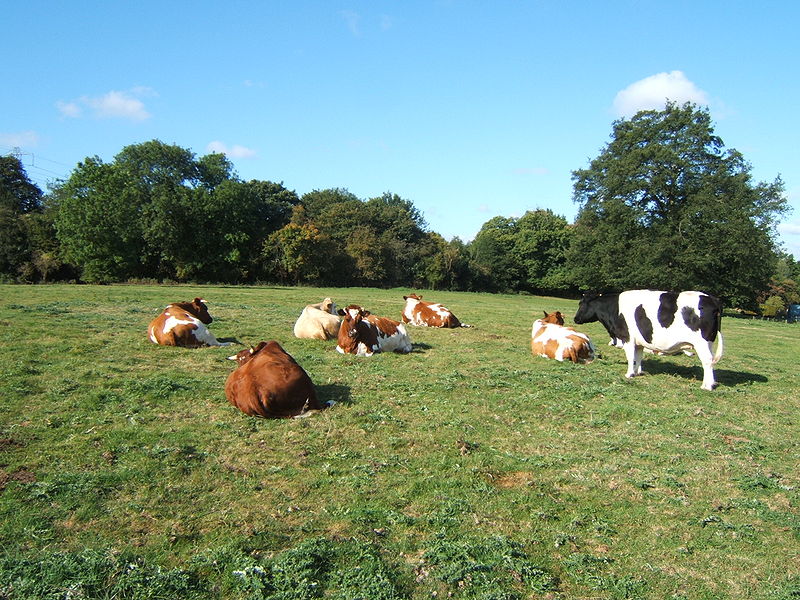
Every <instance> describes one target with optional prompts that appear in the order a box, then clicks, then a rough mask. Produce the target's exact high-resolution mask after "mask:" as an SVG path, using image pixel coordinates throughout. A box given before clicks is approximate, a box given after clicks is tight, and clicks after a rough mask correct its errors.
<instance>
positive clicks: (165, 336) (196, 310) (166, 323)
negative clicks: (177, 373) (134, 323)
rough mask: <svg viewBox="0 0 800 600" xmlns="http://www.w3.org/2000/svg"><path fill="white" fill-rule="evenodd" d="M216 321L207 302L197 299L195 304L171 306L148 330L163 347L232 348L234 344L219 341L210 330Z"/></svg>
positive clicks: (150, 335)
mask: <svg viewBox="0 0 800 600" xmlns="http://www.w3.org/2000/svg"><path fill="white" fill-rule="evenodd" d="M213 320H214V319H212V318H211V315H210V314H209V313H208V307H207V306H206V303H205V300H201V299H200V298H195V299H194V301H192V302H174V303H172V304H169V305H167V307H166V308H165V309H164V312H162V313H161V314H160V315H159V316H157V317H156V318H155V319H153V320H152V321H151V322H150V326H149V327H148V328H147V331H148V335H149V337H150V340H151V341H152V342H153V343H155V344H161V345H162V346H182V347H184V348H200V347H202V346H230V342H219V341H217V338H215V337H214V334H213V333H211V332H210V331H209V330H208V327H206V325H208V324H210V323H211V322H212V321H213Z"/></svg>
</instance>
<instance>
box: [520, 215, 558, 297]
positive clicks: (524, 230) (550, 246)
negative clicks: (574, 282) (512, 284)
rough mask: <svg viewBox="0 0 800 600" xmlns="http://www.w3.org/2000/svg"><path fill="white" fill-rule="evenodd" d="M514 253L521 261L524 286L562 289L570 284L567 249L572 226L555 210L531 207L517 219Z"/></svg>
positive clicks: (531, 288)
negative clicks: (566, 262)
mask: <svg viewBox="0 0 800 600" xmlns="http://www.w3.org/2000/svg"><path fill="white" fill-rule="evenodd" d="M516 227H517V234H516V240H515V242H514V248H513V251H512V252H513V256H514V259H515V260H516V262H517V264H518V265H519V271H520V274H521V277H522V280H521V281H520V282H519V286H520V288H521V289H524V290H526V291H529V292H540V291H550V292H553V291H559V290H563V289H565V288H566V287H568V277H567V273H566V264H565V261H566V253H567V248H568V247H569V242H570V233H571V229H570V227H569V224H568V223H567V220H566V219H565V218H564V217H561V216H559V215H556V214H555V213H553V211H552V210H549V209H547V210H543V209H539V210H534V211H530V210H529V211H527V212H526V213H525V214H524V215H522V217H520V218H519V219H518V220H517V222H516Z"/></svg>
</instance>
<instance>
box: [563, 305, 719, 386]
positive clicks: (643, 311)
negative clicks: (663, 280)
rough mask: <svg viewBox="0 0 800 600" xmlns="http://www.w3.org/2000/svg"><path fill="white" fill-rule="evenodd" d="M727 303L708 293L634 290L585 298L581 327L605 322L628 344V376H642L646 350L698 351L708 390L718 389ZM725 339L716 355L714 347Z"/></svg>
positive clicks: (580, 311)
mask: <svg viewBox="0 0 800 600" xmlns="http://www.w3.org/2000/svg"><path fill="white" fill-rule="evenodd" d="M721 318H722V305H721V304H720V301H719V300H718V299H717V298H715V297H714V296H709V295H708V294H705V293H703V292H695V291H690V292H680V293H678V292H664V291H653V290H630V291H627V292H621V293H619V294H585V295H584V296H583V298H582V299H581V302H580V305H579V306H578V311H577V312H576V313H575V323H577V324H579V325H580V324H582V323H591V322H593V321H600V323H602V324H603V326H604V327H605V328H606V330H607V331H608V333H609V335H611V337H612V338H616V339H618V340H620V341H621V342H622V347H623V349H624V350H625V356H626V357H627V359H628V372H627V373H626V374H625V377H635V376H637V375H641V374H642V354H643V351H644V349H645V348H646V349H649V350H653V351H654V352H660V353H664V354H675V353H677V352H680V351H685V350H688V349H689V348H694V351H695V352H696V353H697V356H698V358H700V362H701V363H702V364H703V384H702V386H701V387H702V388H703V389H704V390H713V389H714V388H715V387H716V385H717V383H716V381H714V370H713V365H715V364H716V363H717V362H718V361H719V359H720V358H722V349H723V341H722V332H721V331H720V325H721ZM717 337H719V341H718V342H717V350H716V353H712V344H713V342H714V340H716V339H717Z"/></svg>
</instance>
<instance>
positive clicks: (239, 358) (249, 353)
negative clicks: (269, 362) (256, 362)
mask: <svg viewBox="0 0 800 600" xmlns="http://www.w3.org/2000/svg"><path fill="white" fill-rule="evenodd" d="M266 345H267V342H259V343H258V346H256V347H255V348H254V347H253V346H250V347H249V348H245V349H244V350H240V351H239V352H237V353H236V354H234V355H233V356H229V357H228V360H235V361H236V362H237V363H239V365H240V366H241V365H243V364H244V363H246V362H247V361H249V360H250V359H251V358H253V357H254V356H255V355H256V354H258V352H259V351H260V350H261V349H262V348H263V347H264V346H266Z"/></svg>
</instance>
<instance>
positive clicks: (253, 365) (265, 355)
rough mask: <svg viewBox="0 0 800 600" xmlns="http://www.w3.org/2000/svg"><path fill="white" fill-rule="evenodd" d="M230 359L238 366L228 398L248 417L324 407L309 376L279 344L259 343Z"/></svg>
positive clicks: (227, 387)
mask: <svg viewBox="0 0 800 600" xmlns="http://www.w3.org/2000/svg"><path fill="white" fill-rule="evenodd" d="M228 358H229V359H231V360H235V361H236V362H237V363H239V366H238V367H237V368H236V370H235V371H233V372H232V373H231V374H230V375H228V380H227V381H226V382H225V396H227V398H228V402H230V403H231V404H233V405H234V406H235V407H236V408H238V409H239V410H241V411H242V412H243V413H245V414H246V415H250V416H254V417H266V418H272V419H277V418H285V417H294V416H297V415H300V414H302V413H305V412H306V411H309V410H320V409H322V408H325V406H323V405H322V403H320V401H319V400H318V399H317V390H316V388H315V387H314V384H313V383H312V382H311V378H310V377H309V376H308V373H306V372H305V371H304V370H303V367H301V366H300V365H298V364H297V362H296V361H295V360H294V358H292V357H291V355H289V354H288V353H287V352H286V351H285V350H284V349H283V348H281V345H280V344H279V343H278V342H275V341H270V342H260V343H259V344H258V345H257V346H256V347H255V348H252V347H251V348H249V349H246V350H242V351H241V352H239V353H237V354H235V355H233V356H229V357H228Z"/></svg>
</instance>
